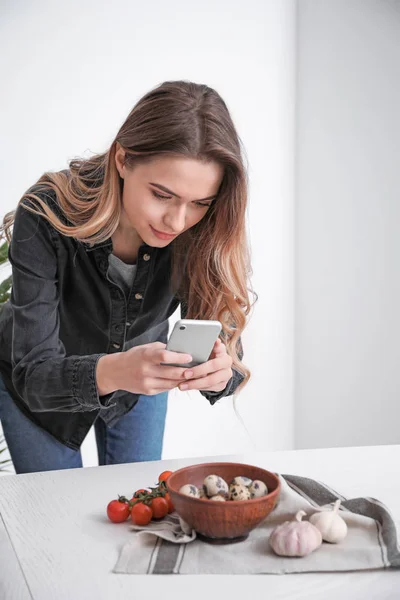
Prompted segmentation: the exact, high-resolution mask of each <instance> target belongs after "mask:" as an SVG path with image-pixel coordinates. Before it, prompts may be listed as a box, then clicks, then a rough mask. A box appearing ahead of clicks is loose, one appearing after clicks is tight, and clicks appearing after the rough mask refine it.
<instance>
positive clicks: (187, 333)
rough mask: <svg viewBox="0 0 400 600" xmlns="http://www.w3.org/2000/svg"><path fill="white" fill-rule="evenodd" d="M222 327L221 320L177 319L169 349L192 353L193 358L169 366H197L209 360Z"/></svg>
mask: <svg viewBox="0 0 400 600" xmlns="http://www.w3.org/2000/svg"><path fill="white" fill-rule="evenodd" d="M221 329H222V325H221V323H220V322H219V321H201V320H191V319H180V320H179V321H177V322H176V323H175V325H174V328H173V330H172V332H171V335H170V337H169V340H168V342H167V350H172V352H183V353H185V354H190V355H191V357H192V359H193V360H192V362H191V363H187V364H183V365H182V364H181V365H178V364H169V365H168V366H176V367H196V366H197V365H201V364H202V363H204V362H207V360H208V359H209V358H210V354H211V351H212V349H213V347H214V344H215V342H216V341H217V338H218V336H219V334H220V333H221ZM164 364H165V363H164Z"/></svg>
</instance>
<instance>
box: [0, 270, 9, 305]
mask: <svg viewBox="0 0 400 600" xmlns="http://www.w3.org/2000/svg"><path fill="white" fill-rule="evenodd" d="M11 287H12V275H10V276H9V277H7V279H5V280H4V281H2V282H1V283H0V305H1V304H4V302H7V300H8V299H9V297H10V290H11Z"/></svg>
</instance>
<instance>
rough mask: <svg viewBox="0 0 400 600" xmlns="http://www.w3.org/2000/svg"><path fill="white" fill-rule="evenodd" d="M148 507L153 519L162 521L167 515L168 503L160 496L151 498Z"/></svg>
mask: <svg viewBox="0 0 400 600" xmlns="http://www.w3.org/2000/svg"><path fill="white" fill-rule="evenodd" d="M150 506H151V508H152V511H153V518H154V519H162V518H163V517H165V515H167V514H168V502H167V501H166V499H165V498H162V496H158V497H157V498H153V500H152V501H151V502H150Z"/></svg>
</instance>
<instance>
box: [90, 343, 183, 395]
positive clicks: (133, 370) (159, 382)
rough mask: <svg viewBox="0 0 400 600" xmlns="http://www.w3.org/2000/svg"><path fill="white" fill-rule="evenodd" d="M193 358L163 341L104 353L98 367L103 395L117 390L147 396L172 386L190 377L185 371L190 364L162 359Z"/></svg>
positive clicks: (98, 388)
mask: <svg viewBox="0 0 400 600" xmlns="http://www.w3.org/2000/svg"><path fill="white" fill-rule="evenodd" d="M191 360H192V357H191V356H190V355H189V354H183V353H181V352H171V351H170V350H166V345H165V344H162V343H161V342H153V343H151V344H145V345H143V346H136V347H134V348H130V349H129V350H127V351H126V352H118V353H114V354H107V355H105V356H101V357H100V358H99V360H98V362H97V367H96V383H97V390H98V393H99V396H105V395H106V394H111V393H112V392H115V391H116V390H126V391H127V392H132V393H133V394H145V395H146V396H153V395H155V394H159V393H160V392H165V391H168V390H172V389H173V388H175V387H178V385H179V384H180V383H182V382H183V381H186V378H185V377H184V376H183V373H184V372H185V371H187V367H184V366H182V367H168V366H166V365H165V364H164V365H163V364H161V363H176V364H182V365H185V364H187V363H190V361H191Z"/></svg>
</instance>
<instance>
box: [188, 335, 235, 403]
mask: <svg viewBox="0 0 400 600" xmlns="http://www.w3.org/2000/svg"><path fill="white" fill-rule="evenodd" d="M231 367H232V358H231V357H230V356H229V354H227V352H226V347H225V345H224V344H223V343H222V342H221V340H220V339H219V338H218V339H217V341H216V342H215V344H214V348H213V351H212V353H211V356H210V360H208V361H207V362H205V363H203V364H202V365H199V366H197V367H192V368H191V369H186V370H184V372H183V375H184V378H185V379H187V381H186V382H184V383H181V384H180V385H179V389H180V390H182V391H186V390H201V391H202V392H222V390H224V389H225V388H226V385H227V383H228V381H229V380H230V379H231V377H232V375H233V373H232V368H231Z"/></svg>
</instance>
